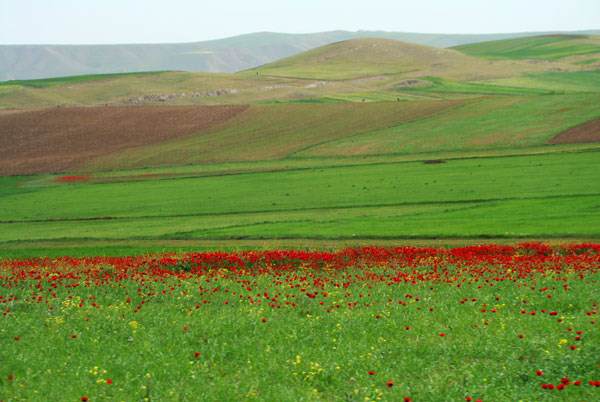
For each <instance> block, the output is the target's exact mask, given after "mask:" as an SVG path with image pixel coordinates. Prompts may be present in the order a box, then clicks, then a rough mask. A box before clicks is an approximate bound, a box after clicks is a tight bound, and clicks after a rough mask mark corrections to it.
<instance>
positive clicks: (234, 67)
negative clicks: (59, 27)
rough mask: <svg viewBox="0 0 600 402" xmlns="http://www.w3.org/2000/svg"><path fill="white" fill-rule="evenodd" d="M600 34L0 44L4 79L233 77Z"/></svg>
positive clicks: (265, 35)
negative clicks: (307, 54)
mask: <svg viewBox="0 0 600 402" xmlns="http://www.w3.org/2000/svg"><path fill="white" fill-rule="evenodd" d="M556 33H563V34H587V35H589V34H600V30H589V31H569V32H559V31H548V32H528V33H506V34H481V35H479V34H421V33H405V32H385V31H356V32H349V31H330V32H320V33H310V34H286V33H273V32H257V33H251V34H246V35H239V36H234V37H230V38H224V39H217V40H211V41H203V42H194V43H175V44H129V45H127V44H125V45H0V81H6V80H17V79H36V78H48V77H62V76H71V75H79V74H101V73H125V72H137V71H157V70H183V71H191V72H215V73H218V72H222V73H231V72H236V71H240V70H245V69H250V68H252V67H256V66H259V65H263V64H266V63H270V62H272V61H275V60H279V59H282V58H284V57H289V56H292V55H295V54H297V53H300V52H302V51H306V50H310V49H313V48H316V47H319V46H323V45H327V44H330V43H334V42H338V41H343V40H348V39H356V38H386V39H397V40H402V41H406V42H411V43H416V44H424V45H430V46H437V47H450V46H457V45H463V44H469V43H476V42H483V41H491V40H500V39H510V38H517V37H522V36H536V35H548V34H556Z"/></svg>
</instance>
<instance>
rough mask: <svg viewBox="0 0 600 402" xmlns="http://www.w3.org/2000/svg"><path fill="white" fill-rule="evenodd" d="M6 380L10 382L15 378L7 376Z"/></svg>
mask: <svg viewBox="0 0 600 402" xmlns="http://www.w3.org/2000/svg"><path fill="white" fill-rule="evenodd" d="M7 378H8V381H12V380H14V379H15V377H13V376H12V375H9V376H8V377H7Z"/></svg>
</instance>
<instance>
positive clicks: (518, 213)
mask: <svg viewBox="0 0 600 402" xmlns="http://www.w3.org/2000/svg"><path fill="white" fill-rule="evenodd" d="M598 155H599V154H598V152H583V151H582V152H569V153H555V154H541V155H529V156H512V157H508V156H507V157H487V158H472V159H455V160H448V161H447V162H446V163H439V164H424V163H423V162H402V163H391V162H389V163H380V164H370V165H354V166H338V167H335V166H332V167H320V168H313V169H308V168H305V169H300V170H281V171H272V172H262V173H259V172H257V173H237V174H236V173H232V174H228V175H220V176H200V177H181V178H162V179H156V180H151V179H149V180H144V181H130V182H127V181H126V182H114V183H111V182H107V183H74V184H63V185H56V186H49V187H41V186H39V184H40V183H41V182H39V181H38V186H37V187H36V186H28V182H29V181H32V180H33V181H35V180H36V177H35V176H31V177H8V178H3V179H2V187H3V189H4V191H3V192H2V193H0V220H1V221H2V223H0V227H1V229H2V230H0V242H3V243H4V244H5V245H8V244H9V242H14V241H21V242H28V241H29V242H31V241H38V242H39V241H47V240H54V241H56V240H69V239H70V240H77V239H81V240H85V239H88V240H107V241H109V240H165V241H166V240H173V239H180V240H201V239H204V240H210V239H222V240H228V239H229V240H232V239H233V240H235V239H265V240H269V239H286V238H289V239H293V238H297V239H329V240H334V239H349V240H352V239H369V238H371V239H411V238H414V239H419V238H441V239H444V238H445V239H451V238H503V237H505V238H531V237H546V238H552V237H555V238H569V237H572V238H578V237H579V238H581V237H584V238H596V237H598V236H600V232H598V227H600V204H598V200H599V197H600V185H599V184H598V183H600V180H599V176H598V169H597V164H598V160H599V159H598V158H599V156H598ZM573 177H576V178H577V180H573ZM11 189H12V190H11ZM40 205H43V206H44V207H43V208H40Z"/></svg>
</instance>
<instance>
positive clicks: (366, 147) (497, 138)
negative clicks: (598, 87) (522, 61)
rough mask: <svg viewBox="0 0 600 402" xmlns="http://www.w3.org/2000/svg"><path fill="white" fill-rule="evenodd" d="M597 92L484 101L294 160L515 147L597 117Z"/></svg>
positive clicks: (333, 143)
mask: <svg viewBox="0 0 600 402" xmlns="http://www.w3.org/2000/svg"><path fill="white" fill-rule="evenodd" d="M599 102H600V94H577V95H546V96H514V97H506V96H502V97H486V98H478V99H475V100H471V101H469V102H467V103H465V104H464V105H462V106H460V107H457V108H454V109H452V110H447V111H445V112H442V113H439V114H436V115H435V116H432V117H430V118H426V119H420V120H417V121H414V122H409V123H407V124H402V125H398V126H396V127H390V128H386V129H382V130H374V131H371V132H369V133H366V134H362V135H356V136H348V137H345V138H341V139H339V140H336V141H331V142H328V143H324V144H320V145H317V146H314V147H311V148H307V149H304V150H303V151H301V152H299V153H297V154H296V155H297V156H309V155H312V156H316V155H321V156H322V155H364V154H382V153H414V152H432V151H441V150H463V151H464V150H468V149H486V148H515V147H525V146H531V145H538V144H540V145H541V144H545V143H547V141H548V140H549V139H550V138H552V137H553V136H554V135H557V134H558V133H560V132H561V131H563V130H566V129H568V128H570V127H573V126H576V125H578V124H581V123H584V122H587V121H589V120H592V119H594V118H597V117H600V110H599V109H598V107H597V105H598V103H599Z"/></svg>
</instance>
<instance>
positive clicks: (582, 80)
mask: <svg viewBox="0 0 600 402" xmlns="http://www.w3.org/2000/svg"><path fill="white" fill-rule="evenodd" d="M480 84H483V85H486V86H487V85H494V86H496V87H497V88H498V89H499V90H503V89H505V88H509V87H511V86H513V87H518V88H520V90H522V91H528V90H534V91H537V92H548V91H551V92H600V70H592V71H576V72H545V73H529V74H523V75H520V76H516V77H511V78H504V79H499V80H486V81H483V82H480V83H473V85H480Z"/></svg>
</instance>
